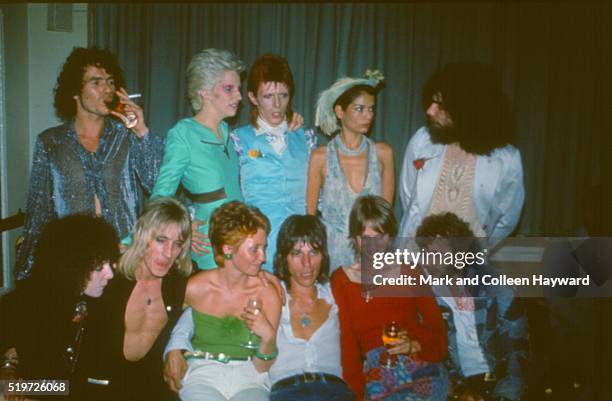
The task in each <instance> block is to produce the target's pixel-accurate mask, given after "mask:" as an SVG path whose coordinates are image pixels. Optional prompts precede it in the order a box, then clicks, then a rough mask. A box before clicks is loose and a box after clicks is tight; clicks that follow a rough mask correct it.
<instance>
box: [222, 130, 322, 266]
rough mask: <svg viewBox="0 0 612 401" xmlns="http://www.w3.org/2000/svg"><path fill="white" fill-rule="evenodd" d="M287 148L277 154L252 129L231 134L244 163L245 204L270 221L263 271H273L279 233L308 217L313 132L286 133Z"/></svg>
mask: <svg viewBox="0 0 612 401" xmlns="http://www.w3.org/2000/svg"><path fill="white" fill-rule="evenodd" d="M285 135H286V137H285V141H286V144H287V147H286V148H285V150H284V151H283V153H282V154H280V155H279V154H278V153H276V152H275V151H274V149H273V148H272V146H271V145H270V143H269V141H268V139H267V138H266V134H261V135H256V133H255V129H254V127H253V126H252V125H245V126H243V127H240V128H238V129H236V130H235V131H234V132H232V133H231V134H230V136H231V138H232V141H233V142H234V147H235V148H236V152H237V153H238V158H239V160H240V185H241V188H242V194H243V195H244V199H245V202H246V203H247V204H249V205H251V206H255V207H257V208H259V210H261V212H262V213H263V214H265V215H266V216H267V217H268V219H270V226H271V227H270V235H268V247H267V249H266V262H265V263H264V265H263V268H264V269H265V270H267V271H269V272H272V271H273V268H272V267H273V261H274V254H275V253H276V239H277V236H278V230H279V228H280V226H281V224H282V223H283V221H285V219H286V218H287V217H289V216H291V215H292V214H305V213H306V178H307V173H308V160H309V158H310V152H311V150H312V149H313V148H314V147H316V142H317V141H316V139H317V138H316V136H315V133H314V131H313V130H304V129H303V128H300V129H298V130H296V131H291V132H286V133H285Z"/></svg>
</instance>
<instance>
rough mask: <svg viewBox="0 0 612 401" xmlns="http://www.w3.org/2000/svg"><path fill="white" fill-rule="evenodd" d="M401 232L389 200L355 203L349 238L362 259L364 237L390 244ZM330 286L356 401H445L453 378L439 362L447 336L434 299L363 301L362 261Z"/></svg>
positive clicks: (369, 199)
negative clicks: (390, 333)
mask: <svg viewBox="0 0 612 401" xmlns="http://www.w3.org/2000/svg"><path fill="white" fill-rule="evenodd" d="M396 233H397V222H396V220H395V217H394V216H393V211H392V209H391V205H390V204H389V203H388V202H387V201H386V200H384V199H382V198H381V197H379V196H363V197H360V198H358V199H357V200H356V201H355V204H354V206H353V208H352V210H351V214H350V219H349V236H350V238H351V240H352V245H353V248H354V249H355V253H356V254H357V258H358V259H359V256H360V254H361V245H362V239H363V238H368V239H369V240H377V239H378V240H381V241H382V243H389V238H390V237H393V236H395V234H396ZM369 243H371V242H369ZM331 285H332V291H333V294H334V298H335V300H336V303H337V305H338V308H339V312H338V314H339V319H340V346H341V361H342V371H343V377H344V380H345V381H346V382H347V383H348V385H349V386H350V387H351V390H353V392H355V394H356V395H357V400H364V399H366V400H385V401H392V400H393V401H395V400H404V399H406V397H407V396H408V397H409V399H410V400H421V399H427V400H446V396H447V393H448V379H447V374H446V371H445V370H444V367H443V366H442V364H441V363H439V362H441V361H442V360H443V359H444V357H445V355H446V351H447V331H446V327H445V325H444V321H443V319H442V316H441V314H440V310H439V309H438V306H437V303H436V301H435V298H433V296H431V297H379V296H376V297H372V296H371V294H370V291H369V290H368V291H366V294H365V297H363V296H362V294H361V291H362V286H361V263H360V261H358V262H356V263H355V264H353V265H350V266H342V268H341V269H338V270H336V271H335V272H334V274H333V275H332V279H331ZM392 321H394V322H396V323H398V324H399V326H400V330H401V331H400V335H399V338H398V339H397V341H396V342H394V345H393V346H392V348H390V349H389V350H388V354H394V355H395V356H394V357H391V358H395V366H393V367H391V368H389V367H387V366H385V362H386V360H387V359H389V358H390V357H389V356H388V354H387V352H386V350H385V348H384V346H383V339H382V334H383V328H384V326H385V325H386V324H389V323H390V322H392ZM410 397H411V398H410Z"/></svg>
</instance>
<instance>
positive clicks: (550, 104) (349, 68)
mask: <svg viewBox="0 0 612 401" xmlns="http://www.w3.org/2000/svg"><path fill="white" fill-rule="evenodd" d="M90 13H91V14H90V28H91V34H90V44H92V45H93V44H95V45H99V46H103V47H108V48H110V49H111V50H112V51H113V52H115V53H116V54H117V55H118V57H119V59H120V62H121V64H122V66H123V68H124V70H125V73H126V78H127V86H128V87H127V90H128V91H129V92H141V93H143V95H144V96H143V98H142V101H143V106H144V109H145V116H146V118H147V120H148V122H149V126H150V127H151V128H152V129H153V130H155V131H157V132H162V133H165V132H166V131H167V130H168V129H169V128H170V127H171V126H172V125H173V124H174V123H175V122H176V121H177V120H178V119H180V118H183V117H186V116H188V115H190V114H191V112H190V109H189V104H188V102H187V96H186V89H185V88H186V82H185V70H186V67H187V63H188V62H189V60H190V59H191V57H192V55H194V54H195V53H196V52H198V51H200V50H202V49H204V48H207V47H216V48H221V49H228V50H231V51H233V52H235V53H236V54H237V55H238V56H239V57H240V58H241V59H242V60H243V61H244V62H245V64H246V65H247V67H248V66H250V65H251V64H252V63H253V61H254V60H255V59H256V57H257V56H258V55H261V54H263V53H265V52H274V53H278V54H280V55H282V56H284V57H286V58H287V59H288V61H289V64H290V66H291V68H292V71H293V73H294V79H295V81H296V96H295V98H294V108H295V109H296V110H297V111H299V112H300V113H301V114H302V115H303V116H304V118H305V121H306V125H307V126H312V125H313V123H314V105H315V102H316V100H317V95H318V93H319V92H320V91H322V90H323V89H325V88H327V87H328V86H329V85H330V84H331V83H333V82H334V81H335V80H336V79H337V78H338V77H340V76H343V75H347V76H361V75H362V74H363V73H364V71H365V70H366V69H367V68H377V69H379V70H380V71H382V72H383V74H384V75H385V87H384V89H383V90H382V91H381V92H380V93H379V95H378V99H377V116H376V123H375V125H374V127H373V130H372V132H373V138H374V139H375V140H378V141H385V142H387V143H389V144H390V145H391V146H392V147H393V150H394V156H395V162H396V175H397V176H399V168H400V166H401V161H402V158H403V154H404V149H405V147H406V144H407V143H408V140H409V139H410V137H411V136H412V135H413V134H414V132H415V131H416V130H417V129H418V128H419V127H420V126H422V125H423V123H424V121H425V118H424V116H425V115H424V111H423V108H422V104H421V100H420V92H421V89H422V86H423V84H424V82H425V80H426V79H427V78H428V77H429V76H430V75H431V73H432V72H433V71H434V70H435V69H436V68H437V67H439V66H441V65H443V64H445V63H447V62H452V61H481V62H486V63H490V64H492V65H493V66H494V67H495V68H496V70H497V71H498V72H499V76H500V78H501V79H502V82H503V84H504V90H505V92H506V93H507V95H508V96H509V97H510V99H511V100H512V104H513V106H514V109H515V111H516V122H517V128H518V129H517V137H516V145H517V147H518V148H519V149H520V150H521V153H522V157H523V165H524V172H525V187H526V193H527V196H526V201H525V207H524V210H523V216H522V219H521V223H520V226H519V228H518V233H522V234H527V235H544V234H547V235H563V234H568V233H571V232H574V231H575V230H576V228H577V227H579V226H581V225H583V222H584V211H585V210H587V211H590V212H592V211H594V210H595V211H598V213H600V214H598V215H597V218H596V220H597V221H598V222H599V224H600V225H602V224H604V223H602V222H603V221H607V222H608V226H607V227H610V225H609V224H610V223H609V222H611V221H612V220H610V219H609V212H608V211H607V209H608V208H605V207H604V205H605V204H608V203H609V201H608V202H604V200H609V199H610V190H609V189H608V188H606V187H607V186H609V185H606V184H608V183H610V182H611V178H612V177H611V175H612V171H611V169H610V168H609V166H611V165H612V159H611V157H610V156H609V149H611V148H612V147H611V146H610V142H611V139H610V138H611V135H610V134H611V133H612V129H611V128H612V127H611V125H612V124H611V121H610V118H609V117H608V116H607V113H609V112H610V110H611V109H612V108H611V107H610V106H612V104H610V100H609V96H606V97H605V98H604V94H606V95H607V94H609V93H610V92H611V91H610V89H612V88H611V86H610V78H609V74H610V71H612V68H611V67H612V58H611V55H610V54H611V53H612V52H611V51H610V43H612V30H610V29H609V28H607V27H606V25H609V23H610V21H611V18H610V17H612V7H611V6H610V5H608V4H595V3H593V4H552V3H551V4H502V3H477V4H454V3H453V4H444V3H433V4H425V3H410V4H401V3H390V4H384V3H376V4H374V3H372V4H368V3H361V4H350V3H341V4H322V3H317V4H264V3H248V4H247V3H245V4H240V3H229V4H213V3H209V4H134V5H132V4H112V5H111V4H91V5H90ZM243 86H246V84H243ZM243 97H244V98H243V111H242V112H241V113H240V115H239V118H237V121H234V123H235V124H244V123H246V122H247V114H248V113H247V112H246V110H244V109H245V108H248V105H247V101H248V100H247V99H246V93H245V90H243ZM491 130H492V132H494V130H495V127H491ZM604 166H605V167H604ZM395 203H396V210H397V211H398V212H400V210H399V207H398V206H397V205H398V204H399V201H398V200H397V199H396V202H395ZM604 209H606V210H604ZM605 213H608V214H607V215H605ZM398 217H399V214H398ZM606 219H608V220H606Z"/></svg>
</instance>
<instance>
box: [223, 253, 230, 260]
mask: <svg viewBox="0 0 612 401" xmlns="http://www.w3.org/2000/svg"><path fill="white" fill-rule="evenodd" d="M223 258H225V260H232V254H231V253H224V254H223Z"/></svg>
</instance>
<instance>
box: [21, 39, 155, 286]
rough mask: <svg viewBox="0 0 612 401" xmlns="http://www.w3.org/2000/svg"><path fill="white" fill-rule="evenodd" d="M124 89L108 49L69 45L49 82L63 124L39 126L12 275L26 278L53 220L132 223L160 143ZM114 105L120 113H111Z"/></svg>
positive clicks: (151, 179) (125, 229)
mask: <svg viewBox="0 0 612 401" xmlns="http://www.w3.org/2000/svg"><path fill="white" fill-rule="evenodd" d="M124 86H125V82H124V78H123V72H122V71H121V67H120V66H119V62H118V60H117V58H116V57H115V56H114V55H113V54H111V53H110V52H109V51H108V50H106V49H100V48H97V47H91V48H81V47H75V48H74V49H73V51H72V53H71V54H70V55H69V56H68V58H67V59H66V62H65V63H64V66H63V68H62V71H61V72H60V74H59V76H58V79H57V85H56V87H55V109H56V113H57V115H58V117H59V118H60V119H61V120H63V124H62V125H59V126H57V127H53V128H49V129H47V130H45V131H43V132H42V133H41V134H40V135H39V136H38V138H37V140H36V145H35V148H34V156H33V159H32V160H33V161H32V169H31V173H30V187H29V192H28V200H27V205H26V222H25V228H24V242H23V244H22V246H21V248H20V250H19V252H18V254H17V263H16V269H15V270H16V276H17V279H18V280H21V279H25V278H27V277H28V276H29V275H30V272H31V269H32V263H33V255H34V251H35V248H36V244H37V241H38V237H39V236H40V230H41V227H43V226H44V225H45V223H47V222H48V221H50V220H52V219H54V218H57V217H62V216H66V215H69V214H75V213H87V214H90V215H97V216H101V217H103V218H104V220H106V221H107V222H109V223H110V224H111V225H112V226H113V227H114V228H115V229H116V230H117V233H118V234H119V236H120V237H121V238H123V237H125V236H127V234H128V233H129V230H130V229H131V228H132V226H133V225H134V223H135V222H136V218H137V217H138V212H139V210H138V209H139V205H141V204H142V202H141V198H142V197H143V196H144V194H145V193H146V192H150V190H151V188H152V187H153V185H154V184H155V179H156V177H157V172H158V170H159V166H160V164H161V159H162V156H163V145H164V142H163V138H162V137H161V136H159V135H156V134H153V133H150V132H149V128H148V127H147V125H146V124H145V119H144V115H143V111H142V109H141V108H140V107H139V106H138V105H137V104H136V103H134V102H133V101H132V100H131V99H130V98H129V97H128V94H127V92H126V91H125V89H124ZM117 104H120V105H121V108H123V111H122V112H121V113H119V112H117V111H115V110H112V108H114V107H115V105H117ZM111 117H112V118H111Z"/></svg>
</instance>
